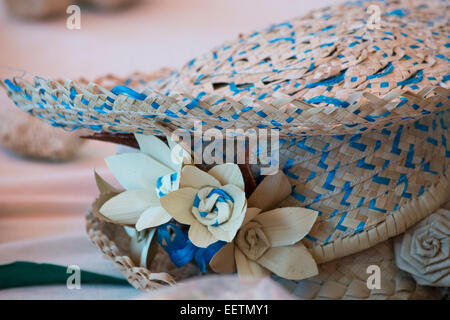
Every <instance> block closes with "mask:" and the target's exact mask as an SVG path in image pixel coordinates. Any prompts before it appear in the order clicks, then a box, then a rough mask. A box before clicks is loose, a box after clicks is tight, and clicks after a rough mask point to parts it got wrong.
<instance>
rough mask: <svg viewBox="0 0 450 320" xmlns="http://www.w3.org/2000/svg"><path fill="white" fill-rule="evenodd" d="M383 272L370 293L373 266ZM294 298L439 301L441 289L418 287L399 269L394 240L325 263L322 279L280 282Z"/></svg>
mask: <svg viewBox="0 0 450 320" xmlns="http://www.w3.org/2000/svg"><path fill="white" fill-rule="evenodd" d="M372 265H375V266H378V267H379V268H380V279H381V281H380V288H379V289H376V288H374V289H369V288H368V286H367V279H368V277H369V276H370V275H371V274H372V273H373V271H372V272H370V273H368V272H367V268H368V267H369V266H372ZM277 280H278V281H279V283H280V284H282V285H283V286H284V287H285V288H286V289H287V290H288V291H289V292H290V293H291V294H293V295H295V296H297V297H298V298H300V299H308V300H312V299H314V300H324V299H332V300H338V299H342V300H424V299H429V300H435V299H440V298H442V293H441V292H440V290H439V289H437V288H431V287H426V286H420V285H418V284H416V282H415V281H414V279H413V278H412V277H411V275H410V274H408V273H406V272H404V271H402V270H400V269H398V267H397V266H396V265H395V257H394V249H393V245H392V240H387V241H384V242H382V243H380V244H378V245H376V246H374V247H372V248H370V249H367V250H365V251H362V252H359V253H357V254H354V255H351V256H348V257H345V258H342V259H338V260H335V261H332V262H328V263H325V264H323V265H321V266H320V267H319V275H317V276H315V277H313V278H310V279H305V280H300V281H289V280H285V279H277Z"/></svg>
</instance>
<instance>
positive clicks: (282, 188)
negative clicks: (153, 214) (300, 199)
mask: <svg viewBox="0 0 450 320" xmlns="http://www.w3.org/2000/svg"><path fill="white" fill-rule="evenodd" d="M290 191H291V186H290V183H289V181H288V179H287V177H286V176H285V175H284V174H283V173H282V172H279V173H277V174H276V175H273V176H266V178H265V179H264V180H263V181H262V182H261V184H260V185H259V186H258V187H257V188H256V190H255V192H254V193H253V194H252V195H251V196H250V198H249V199H248V206H249V208H248V209H247V212H246V214H245V219H244V221H243V223H242V226H241V227H240V229H239V231H238V233H237V235H236V237H235V239H234V241H232V242H230V243H228V244H226V245H225V246H224V247H223V248H222V249H221V250H220V251H219V252H217V253H216V255H215V256H214V257H213V259H212V260H211V262H210V266H211V268H212V269H213V270H214V271H215V272H219V273H232V272H234V271H235V269H236V267H237V271H238V274H239V275H240V276H255V277H258V276H265V275H268V274H270V272H273V273H275V274H276V275H278V276H280V277H283V278H285V279H291V280H300V279H304V278H309V277H312V276H314V275H316V274H317V273H318V269H317V265H316V263H315V261H314V259H313V257H312V256H311V254H310V253H309V251H308V249H306V247H305V246H304V245H303V244H302V243H301V242H299V241H300V240H301V239H303V238H304V237H305V236H306V235H307V234H308V233H309V231H310V230H311V228H312V226H313V225H314V222H315V221H316V219H317V211H314V210H310V209H306V208H298V207H292V208H276V205H277V204H278V203H279V202H280V201H281V200H283V199H284V198H286V197H287V196H288V195H289V193H290ZM274 208H276V209H274Z"/></svg>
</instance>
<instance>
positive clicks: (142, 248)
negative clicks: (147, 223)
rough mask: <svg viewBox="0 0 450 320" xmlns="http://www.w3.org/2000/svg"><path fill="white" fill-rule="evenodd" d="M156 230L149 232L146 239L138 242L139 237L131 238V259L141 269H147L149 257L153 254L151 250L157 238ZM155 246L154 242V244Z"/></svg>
mask: <svg viewBox="0 0 450 320" xmlns="http://www.w3.org/2000/svg"><path fill="white" fill-rule="evenodd" d="M155 231H156V229H150V230H148V234H147V236H146V237H145V239H142V240H141V241H139V240H138V237H137V235H135V236H134V237H131V241H130V258H131V259H132V260H133V261H134V262H135V263H136V264H138V265H139V266H140V267H144V268H147V266H148V264H149V263H150V261H149V258H150V257H149V256H150V254H151V248H150V246H151V245H152V242H153V238H154V236H155ZM153 244H154V242H153Z"/></svg>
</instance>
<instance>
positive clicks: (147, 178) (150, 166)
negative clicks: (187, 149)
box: [99, 134, 186, 231]
mask: <svg viewBox="0 0 450 320" xmlns="http://www.w3.org/2000/svg"><path fill="white" fill-rule="evenodd" d="M135 137H136V140H137V142H138V144H139V148H140V152H131V153H121V154H117V155H113V156H110V157H108V158H106V159H105V161H106V164H107V165H108V167H109V169H110V170H111V172H112V173H113V175H114V176H115V178H116V179H117V180H118V181H119V183H120V184H121V185H122V187H124V188H125V191H124V192H121V193H119V194H117V195H116V196H114V197H112V198H111V199H109V200H108V201H106V202H105V203H104V204H103V205H102V206H101V208H100V210H99V211H100V213H101V214H102V215H103V216H105V217H106V218H108V219H109V220H111V221H113V222H115V223H120V224H124V225H135V227H136V229H137V230H138V231H141V230H144V229H147V228H152V227H156V226H159V225H161V224H164V223H167V222H168V221H169V220H170V219H171V218H172V217H171V216H170V214H169V213H168V212H167V211H166V210H164V208H163V207H162V206H161V203H160V197H162V196H164V195H166V194H167V193H169V192H171V191H173V190H176V189H178V186H179V182H180V171H181V168H182V165H183V160H185V159H186V154H183V156H182V157H179V156H178V158H177V157H176V156H173V154H175V153H174V152H171V151H172V150H173V149H175V148H176V147H177V146H178V145H172V148H169V147H168V146H167V145H166V144H165V143H164V142H163V141H161V140H160V139H158V138H157V137H155V136H146V135H141V134H135ZM168 140H169V143H170V139H168ZM179 149H181V148H179Z"/></svg>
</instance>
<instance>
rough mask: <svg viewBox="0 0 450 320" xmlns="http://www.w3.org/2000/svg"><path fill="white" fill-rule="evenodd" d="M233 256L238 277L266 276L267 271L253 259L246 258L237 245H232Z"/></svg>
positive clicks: (267, 274)
mask: <svg viewBox="0 0 450 320" xmlns="http://www.w3.org/2000/svg"><path fill="white" fill-rule="evenodd" d="M234 257H235V260H236V267H237V271H238V274H239V277H255V278H257V277H266V276H269V274H270V273H269V272H268V271H267V270H266V269H264V268H263V267H261V266H260V265H259V264H258V263H256V262H255V261H252V260H250V259H248V258H247V257H246V256H245V254H244V253H243V252H242V251H241V250H240V249H239V248H238V247H237V246H235V247H234Z"/></svg>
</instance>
